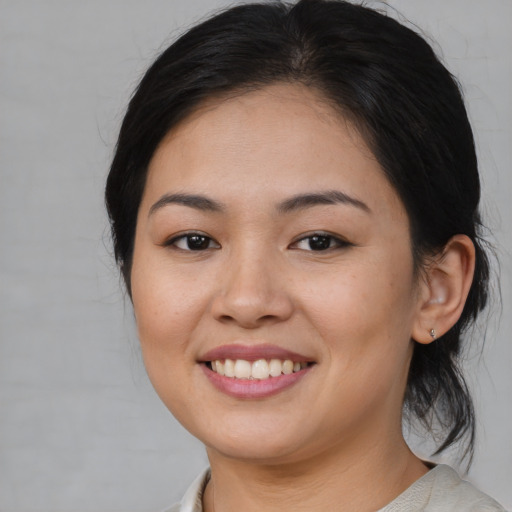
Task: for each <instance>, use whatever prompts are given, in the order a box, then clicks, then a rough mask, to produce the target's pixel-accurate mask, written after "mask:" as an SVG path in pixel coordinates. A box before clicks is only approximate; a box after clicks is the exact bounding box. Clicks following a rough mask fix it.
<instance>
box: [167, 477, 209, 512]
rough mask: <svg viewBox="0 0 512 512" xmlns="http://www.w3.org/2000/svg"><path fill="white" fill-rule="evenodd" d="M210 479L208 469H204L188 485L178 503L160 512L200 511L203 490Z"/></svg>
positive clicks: (201, 508)
mask: <svg viewBox="0 0 512 512" xmlns="http://www.w3.org/2000/svg"><path fill="white" fill-rule="evenodd" d="M208 480H210V469H209V468H207V469H205V470H204V471H203V472H202V473H201V474H200V475H199V476H198V477H197V478H196V479H195V480H194V481H193V482H192V484H191V485H190V487H189V488H188V489H187V492H186V493H185V494H184V496H183V499H182V500H181V502H180V503H176V504H174V505H173V506H172V507H171V508H167V509H165V510H163V511H162V512H202V511H203V503H202V502H203V492H204V489H205V487H206V484H207V483H208Z"/></svg>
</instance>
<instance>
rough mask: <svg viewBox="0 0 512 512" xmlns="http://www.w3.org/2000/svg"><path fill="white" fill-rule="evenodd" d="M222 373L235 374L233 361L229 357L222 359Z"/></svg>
mask: <svg viewBox="0 0 512 512" xmlns="http://www.w3.org/2000/svg"><path fill="white" fill-rule="evenodd" d="M224 375H225V376H226V377H234V376H235V362H234V361H232V360H231V359H226V360H225V361H224Z"/></svg>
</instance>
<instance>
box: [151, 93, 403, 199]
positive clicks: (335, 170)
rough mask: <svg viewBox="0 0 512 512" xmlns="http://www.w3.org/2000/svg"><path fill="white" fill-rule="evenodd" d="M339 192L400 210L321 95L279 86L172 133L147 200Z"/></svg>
mask: <svg viewBox="0 0 512 512" xmlns="http://www.w3.org/2000/svg"><path fill="white" fill-rule="evenodd" d="M333 187H334V188H342V189H343V192H345V193H348V194H350V195H352V196H356V197H357V196H358V195H359V194H364V195H365V196H366V200H365V202H368V201H369V202H370V203H374V205H375V207H384V208H389V206H390V204H385V203H386V201H387V202H388V203H389V202H391V203H397V202H398V205H399V207H400V206H401V203H400V201H399V200H398V197H397V195H396V193H395V192H394V190H393V189H392V187H391V186H390V184H389V183H388V180H387V178H386V177H385V175H384V173H383V172H382V169H381V168H380V165H379V163H378V162H377V160H376V159H375V157H374V155H373V154H372V152H371V151H370V150H369V148H368V146H367V145H366V143H365V141H364V140H363V138H362V137H361V135H360V134H359V133H358V131H357V130H356V129H355V128H354V126H353V125H352V124H351V123H350V122H349V121H347V120H346V119H345V118H344V117H342V115H341V114H340V113H339V112H338V111H336V110H335V109H334V108H333V107H332V106H331V105H330V104H329V102H328V101H326V100H325V99H324V98H323V97H322V96H321V95H320V94H319V93H317V92H316V91H314V90H311V89H309V88H307V87H305V86H300V85H290V84H276V85H273V86H268V87H265V88H263V89H259V90H256V91H251V92H246V93H240V94H234V95H231V96H229V97H224V98H216V99H212V100H209V101H208V102H206V103H204V104H203V105H201V106H200V108H198V109H197V110H196V111H195V112H194V113H193V114H191V115H190V116H188V117H187V118H186V119H185V120H184V121H183V122H182V123H181V124H180V125H178V126H177V127H176V128H174V129H173V130H171V132H170V133H169V134H168V135H167V136H166V137H165V138H164V139H163V140H162V142H161V143H160V145H159V147H158V148H157V150H156V152H155V154H154V156H153V158H152V160H151V162H150V166H149V170H148V179H147V184H146V194H145V195H146V196H147V195H151V196H152V197H153V198H155V197H156V196H158V194H163V193H169V192H176V191H187V192H188V191H192V192H195V193H197V192H199V193H205V194H212V193H214V194H218V195H219V196H222V197H225V198H226V199H238V200H242V201H248V200H250V199H253V200H258V201H259V203H260V204H262V203H263V202H264V201H265V200H267V199H268V200H273V201H278V200H280V199H281V198H282V197H284V196H286V195H288V196H289V195H293V194H300V193H304V192H307V191H311V190H313V189H324V190H327V189H332V188H333ZM189 189H192V190H189ZM222 197H220V199H222ZM382 199H385V201H384V202H382V201H381V200H382ZM380 203H382V204H380ZM393 206H396V205H395V204H393ZM377 209H378V208H377Z"/></svg>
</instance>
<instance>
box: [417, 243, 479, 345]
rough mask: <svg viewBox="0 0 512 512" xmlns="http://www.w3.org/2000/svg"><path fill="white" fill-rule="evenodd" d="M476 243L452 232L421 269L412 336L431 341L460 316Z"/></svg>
mask: <svg viewBox="0 0 512 512" xmlns="http://www.w3.org/2000/svg"><path fill="white" fill-rule="evenodd" d="M474 270H475V247H474V245H473V242H472V241H471V239H470V238H469V237H468V236H466V235H455V236H453V237H452V238H450V240H449V241H448V243H447V244H446V245H445V246H444V249H443V250H442V251H441V252H440V253H439V254H437V255H436V256H434V257H433V258H432V259H431V260H430V261H429V262H428V263H427V264H426V265H425V269H424V276H423V279H422V281H421V282H420V283H419V287H420V290H419V304H418V307H419V310H418V314H417V316H416V319H415V322H414V325H413V330H412V338H413V339H414V340H416V341H417V342H419V343H423V344H427V343H431V342H432V341H433V340H434V339H436V338H439V337H440V336H442V335H443V334H445V333H446V332H447V331H449V330H450V329H451V328H452V327H453V326H454V325H455V323H456V322H457V320H458V319H459V318H460V315H461V314H462V310H463V308H464V304H465V303H466V298H467V296H468V293H469V289H470V288H471V283H472V281H473V273H474Z"/></svg>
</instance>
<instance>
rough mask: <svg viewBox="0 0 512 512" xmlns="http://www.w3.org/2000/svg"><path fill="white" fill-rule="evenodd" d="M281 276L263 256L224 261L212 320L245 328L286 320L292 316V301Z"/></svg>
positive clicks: (280, 272) (281, 273)
mask: <svg viewBox="0 0 512 512" xmlns="http://www.w3.org/2000/svg"><path fill="white" fill-rule="evenodd" d="M283 277H284V276H283V272H282V269H280V268H279V265H277V264H276V262H272V261H269V258H267V257H265V256H264V255H260V256H257V255H251V256H248V257H244V258H242V257H239V258H236V259H235V261H230V262H227V263H226V269H225V270H224V271H223V272H222V273H221V275H219V291H218V293H217V294H216V296H215V298H214V299H213V302H212V314H213V316H214V318H215V319H216V320H218V321H219V322H222V323H232V324H236V325H238V326H240V327H242V328H244V329H256V328H258V327H261V326H263V325H269V324H274V323H278V322H283V321H285V320H287V319H288V318H290V317H291V316H292V313H293V302H292V299H291V297H290V294H289V293H288V292H287V290H286V286H285V285H284V279H283Z"/></svg>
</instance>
